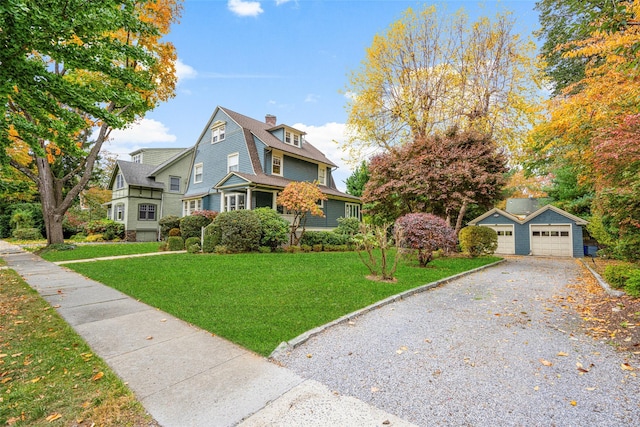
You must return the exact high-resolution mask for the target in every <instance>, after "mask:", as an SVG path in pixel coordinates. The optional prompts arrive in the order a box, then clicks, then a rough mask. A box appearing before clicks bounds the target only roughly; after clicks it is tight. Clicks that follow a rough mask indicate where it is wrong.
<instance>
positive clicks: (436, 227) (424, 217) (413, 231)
mask: <svg viewBox="0 0 640 427" xmlns="http://www.w3.org/2000/svg"><path fill="white" fill-rule="evenodd" d="M395 229H396V232H400V233H401V236H400V238H399V239H398V242H397V246H398V247H399V248H403V249H408V250H410V251H415V252H417V254H418V262H419V263H420V266H421V267H426V265H427V264H428V263H429V261H431V258H432V257H433V252H434V251H437V250H438V249H443V250H445V251H449V250H453V249H454V248H455V246H456V234H455V231H454V230H453V229H452V228H451V227H449V226H448V225H447V223H446V221H445V220H443V219H442V218H438V217H437V216H435V215H432V214H425V213H415V214H407V215H404V216H402V217H400V218H398V219H397V220H396V224H395Z"/></svg>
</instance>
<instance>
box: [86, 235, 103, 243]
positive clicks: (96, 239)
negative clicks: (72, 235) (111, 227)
mask: <svg viewBox="0 0 640 427" xmlns="http://www.w3.org/2000/svg"><path fill="white" fill-rule="evenodd" d="M86 240H87V242H89V243H93V242H104V237H102V234H90V235H88V236H87V239H86Z"/></svg>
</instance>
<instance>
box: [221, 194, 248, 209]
mask: <svg viewBox="0 0 640 427" xmlns="http://www.w3.org/2000/svg"><path fill="white" fill-rule="evenodd" d="M242 209H245V195H244V194H242V193H234V194H228V195H227V204H226V205H225V210H226V211H237V210H242Z"/></svg>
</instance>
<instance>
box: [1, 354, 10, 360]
mask: <svg viewBox="0 0 640 427" xmlns="http://www.w3.org/2000/svg"><path fill="white" fill-rule="evenodd" d="M7 356H8V354H6V353H2V354H0V359H2V358H3V357H7Z"/></svg>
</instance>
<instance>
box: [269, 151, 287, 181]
mask: <svg viewBox="0 0 640 427" xmlns="http://www.w3.org/2000/svg"><path fill="white" fill-rule="evenodd" d="M274 159H280V173H275V172H274V171H273V162H274ZM271 175H276V176H283V175H284V156H283V155H282V154H280V153H277V154H276V153H272V154H271Z"/></svg>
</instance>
